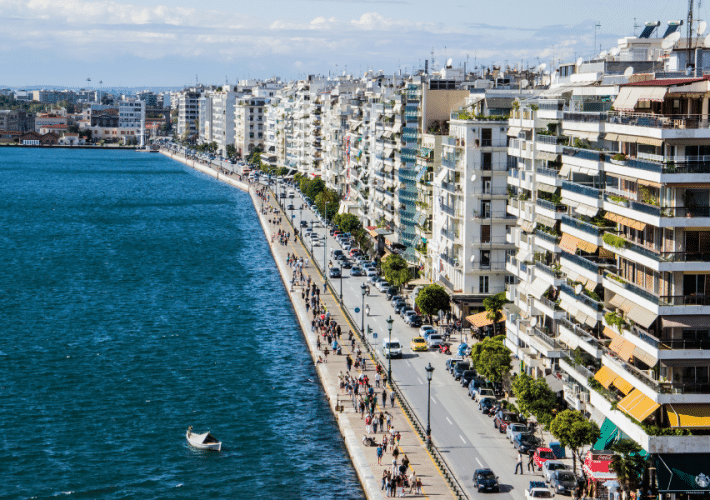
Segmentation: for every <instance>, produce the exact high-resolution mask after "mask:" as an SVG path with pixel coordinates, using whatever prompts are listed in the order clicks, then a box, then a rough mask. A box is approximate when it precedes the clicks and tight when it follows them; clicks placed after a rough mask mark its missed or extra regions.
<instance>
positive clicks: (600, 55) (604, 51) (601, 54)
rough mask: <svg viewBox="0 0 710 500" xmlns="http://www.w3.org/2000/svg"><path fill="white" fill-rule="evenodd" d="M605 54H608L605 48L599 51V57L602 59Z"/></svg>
mask: <svg viewBox="0 0 710 500" xmlns="http://www.w3.org/2000/svg"><path fill="white" fill-rule="evenodd" d="M607 54H608V52H607V51H606V50H602V51H601V52H600V53H599V57H601V58H602V59H604V58H605V57H606V56H607Z"/></svg>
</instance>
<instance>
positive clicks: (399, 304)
mask: <svg viewBox="0 0 710 500" xmlns="http://www.w3.org/2000/svg"><path fill="white" fill-rule="evenodd" d="M405 307H407V303H406V302H405V301H404V300H400V301H399V302H396V303H395V305H394V312H395V314H399V313H400V312H401V311H402V309H404V308H405Z"/></svg>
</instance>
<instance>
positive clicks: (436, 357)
mask: <svg viewBox="0 0 710 500" xmlns="http://www.w3.org/2000/svg"><path fill="white" fill-rule="evenodd" d="M289 204H290V200H289V199H288V198H286V203H285V204H284V206H288V205H289ZM302 204H304V202H303V200H302V199H301V198H300V196H299V195H298V194H297V195H296V198H295V199H294V200H293V205H294V206H295V208H296V210H294V211H293V212H291V211H287V214H288V215H289V216H291V215H292V213H293V215H294V216H295V217H294V219H293V220H294V226H297V227H298V225H299V223H300V217H301V216H302V217H303V220H306V221H308V223H309V226H310V224H311V221H317V218H316V216H315V215H314V214H313V213H312V212H311V210H310V208H304V210H303V211H302V212H299V210H298V208H299V207H300V206H301V205H302ZM315 231H317V232H318V233H319V235H321V239H322V236H323V234H324V233H325V228H324V227H323V225H322V224H316V225H315ZM326 241H327V243H326V245H325V246H323V245H322V243H321V244H320V245H318V246H316V247H314V249H313V255H314V258H315V259H316V260H317V264H318V267H323V256H324V252H325V262H326V266H327V262H328V261H329V258H330V250H331V249H340V248H341V247H340V245H339V244H338V242H337V240H335V239H334V238H333V237H331V236H330V235H329V234H328V235H327V240H326ZM307 245H308V247H309V249H310V245H309V244H308V243H307ZM366 281H367V278H365V277H354V276H350V273H349V270H347V269H344V270H343V278H342V280H341V279H338V278H335V279H332V280H331V283H332V287H333V289H334V290H336V291H337V292H339V291H340V289H341V288H340V287H341V283H342V292H343V298H344V304H345V306H346V307H347V308H348V310H349V311H350V314H351V316H352V317H353V318H355V319H356V321H357V322H358V324H359V323H360V322H361V317H362V313H361V312H355V309H356V308H358V309H359V310H360V311H362V309H363V297H362V293H361V289H360V287H361V285H362V284H363V282H366ZM370 285H371V284H370ZM370 289H371V294H370V295H369V296H366V297H365V298H364V303H365V304H368V305H369V306H370V316H369V317H367V316H366V317H365V318H364V323H365V325H364V326H365V329H367V327H368V326H370V327H371V328H372V330H373V335H370V336H369V338H368V341H369V342H370V343H371V344H372V345H373V347H375V350H376V352H377V354H378V356H379V360H380V363H381V364H382V365H383V366H384V367H385V369H387V360H386V359H385V358H384V356H383V355H382V340H383V339H384V338H386V337H388V331H387V322H386V320H387V318H388V317H390V316H391V317H392V318H393V319H394V323H393V328H392V338H393V339H395V338H396V339H399V341H400V342H401V344H402V346H403V356H402V359H393V360H392V377H393V379H394V380H395V381H396V382H397V384H398V385H399V386H400V388H401V389H402V391H403V393H404V396H405V397H406V399H407V401H408V402H409V404H410V405H411V407H412V408H413V410H414V412H415V413H416V415H417V417H418V419H419V420H420V422H421V423H422V425H423V426H424V427H426V422H427V382H426V372H425V369H424V368H425V367H426V366H427V365H428V364H429V363H431V365H432V366H433V367H434V368H435V371H434V373H433V378H432V382H431V430H432V440H433V442H434V444H435V445H436V446H437V448H438V449H439V451H440V452H441V453H442V454H443V455H444V456H445V457H446V461H447V463H448V464H449V467H450V468H451V469H452V470H453V472H454V474H456V476H457V479H458V480H459V482H460V483H461V485H462V486H463V487H464V489H466V491H467V493H468V494H469V496H470V497H474V496H476V495H477V493H476V492H475V488H474V486H473V481H472V476H473V471H474V470H475V469H478V468H490V469H492V470H493V471H494V472H495V474H496V475H497V476H499V482H500V486H501V492H500V493H487V495H491V496H492V497H496V498H501V499H508V498H513V499H516V500H522V499H524V497H525V494H524V490H525V488H526V487H527V486H528V483H529V481H530V480H540V479H541V478H542V474H541V473H538V472H535V475H533V474H532V473H528V472H527V458H526V460H525V470H526V472H525V474H524V475H515V474H514V469H515V462H516V458H517V452H516V451H515V449H514V448H513V446H512V444H511V443H510V441H508V439H507V438H506V436H505V434H501V433H499V432H498V430H497V429H494V428H493V419H492V418H489V417H488V416H487V415H483V414H482V413H481V412H480V411H479V410H478V404H477V403H476V402H475V401H473V400H471V399H470V398H469V396H468V391H467V389H465V388H463V387H462V386H461V384H460V383H459V382H457V381H455V380H454V378H453V377H452V376H451V375H450V374H449V373H448V372H447V371H446V367H445V363H446V360H447V359H448V358H449V356H448V355H445V354H440V353H439V352H438V351H433V350H432V351H427V352H424V351H418V352H414V351H412V349H411V348H410V341H411V339H412V338H413V337H416V336H419V329H418V328H412V327H409V326H407V325H406V324H405V323H404V321H403V320H402V318H401V317H400V316H399V315H397V314H395V313H394V309H393V308H392V306H391V305H390V303H389V302H388V301H387V300H386V297H385V295H384V294H383V293H381V292H379V291H378V290H377V289H376V288H375V286H374V285H371V286H370ZM374 334H376V335H377V338H374ZM459 341H460V337H459V336H458V335H456V336H454V337H452V343H453V345H454V346H456V345H458V343H459Z"/></svg>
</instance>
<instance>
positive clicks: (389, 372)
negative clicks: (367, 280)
mask: <svg viewBox="0 0 710 500" xmlns="http://www.w3.org/2000/svg"><path fill="white" fill-rule="evenodd" d="M363 286H365V285H364V284H363ZM393 323H394V320H393V319H392V316H391V315H390V317H389V318H387V331H388V332H389V336H390V340H389V342H390V348H389V349H388V350H387V352H388V353H389V355H388V356H387V363H388V364H387V380H388V381H389V383H390V388H391V387H393V385H392V324H393Z"/></svg>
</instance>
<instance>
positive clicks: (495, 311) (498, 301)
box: [483, 292, 507, 335]
mask: <svg viewBox="0 0 710 500" xmlns="http://www.w3.org/2000/svg"><path fill="white" fill-rule="evenodd" d="M506 302H507V299H506V298H505V292H500V293H497V294H495V295H491V296H490V297H486V298H485V299H483V307H484V308H485V309H486V311H488V314H486V318H488V319H489V320H491V321H493V335H495V334H496V329H497V328H496V325H497V324H498V322H499V321H500V320H501V319H502V318H503V313H502V311H503V306H504V305H505V303H506Z"/></svg>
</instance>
